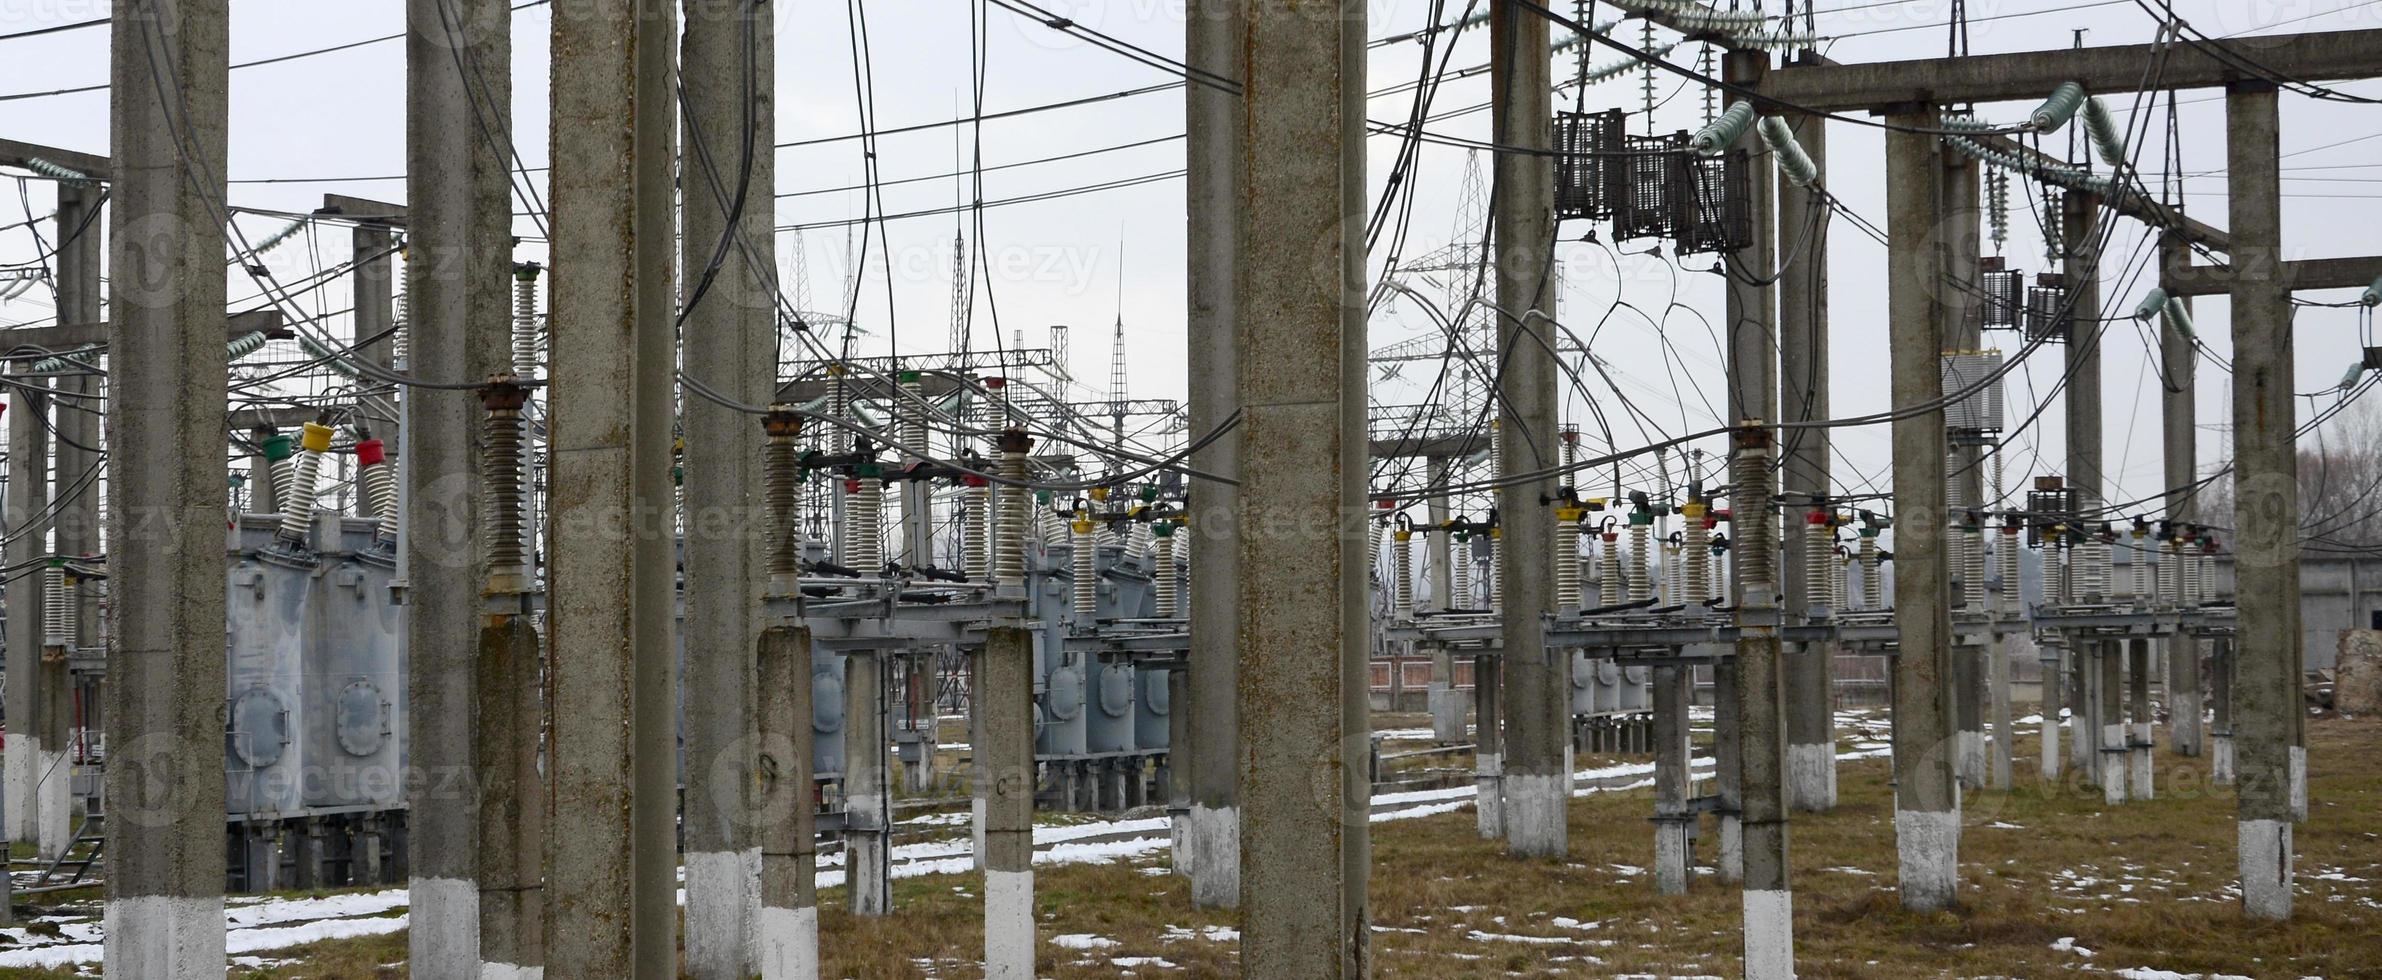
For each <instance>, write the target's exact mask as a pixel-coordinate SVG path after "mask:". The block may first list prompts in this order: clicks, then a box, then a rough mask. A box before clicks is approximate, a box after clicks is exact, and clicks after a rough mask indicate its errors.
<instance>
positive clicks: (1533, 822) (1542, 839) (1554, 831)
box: [1503, 773, 1571, 857]
mask: <svg viewBox="0 0 2382 980" xmlns="http://www.w3.org/2000/svg"><path fill="white" fill-rule="evenodd" d="M1503 782H1504V791H1505V848H1506V853H1508V854H1511V855H1513V856H1515V857H1563V856H1564V855H1565V854H1566V853H1567V852H1568V851H1569V849H1570V842H1571V833H1570V830H1571V828H1570V827H1569V826H1568V825H1567V824H1566V820H1567V819H1568V817H1569V816H1570V814H1569V811H1568V810H1567V808H1566V806H1565V805H1566V804H1568V803H1569V802H1570V801H1571V775H1570V774H1569V773H1564V774H1561V775H1528V776H1523V775H1509V776H1506V777H1504V780H1503Z"/></svg>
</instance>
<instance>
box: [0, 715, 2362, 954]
mask: <svg viewBox="0 0 2382 980" xmlns="http://www.w3.org/2000/svg"><path fill="white" fill-rule="evenodd" d="M1385 727H1387V726H1385ZM2162 735H2163V733H2162ZM2309 741H2310V747H2309V752H2308V756H2309V766H2310V786H2311V798H2312V808H2311V812H2310V815H2309V820H2308V822H2307V823H2306V824H2304V825H2302V826H2301V827H2300V828H2299V830H2298V852H2299V866H2298V867H2299V881H2300V891H2299V898H2298V914H2297V916H2296V917H2295V918H2294V919H2293V920H2292V921H2291V922H2289V923H2287V924H2252V923H2249V922H2246V921H2244V920H2243V919H2242V917H2241V915H2240V912H2239V911H2238V905H2237V901H2236V900H2237V898H2238V895H2237V893H2236V892H2235V890H2234V886H2233V883H2232V882H2233V866H2234V842H2233V822H2232V814H2233V799H2232V797H2231V796H2230V795H2229V794H2227V793H2226V792H2224V791H2223V790H2222V789H2221V788H2217V789H2211V788H2210V787H2209V786H2208V783H2207V778H2206V775H2207V773H2206V767H2205V765H2204V763H2203V761H2202V760H2196V759H2181V758H2177V757H2174V756H2170V755H2167V754H2166V753H2164V752H2163V751H2162V752H2161V754H2160V756H2159V764H2160V783H2159V790H2160V796H2159V798H2158V799H2156V800H2153V801H2149V802H2137V803H2132V804H2128V805H2125V806H2122V807H2116V808H2110V807H2105V806H2104V805H2103V804H2102V803H2101V800H2100V795H2099V792H2098V790H2097V789H2089V788H2086V787H2084V786H2082V784H2080V783H2078V782H2076V781H2074V780H2072V779H2071V780H2070V781H2067V782H2063V783H2058V784H2052V785H2044V784H2042V783H2040V782H2039V781H2037V780H2036V779H2035V778H2034V777H2033V772H2034V768H2033V766H2032V765H2031V764H2028V763H2026V762H2025V760H2027V759H2029V758H2031V756H2032V753H2033V750H2034V742H2033V740H2032V739H2025V740H2022V741H2021V743H2020V745H2019V752H2020V759H2021V765H2020V766H2019V767H2018V769H2019V787H2018V789H2017V790H2016V791H2014V792H2009V793H1981V794H1972V795H1971V796H1970V797H1969V799H1968V801H1967V807H1966V812H1965V820H1966V824H1967V831H1966V832H1965V833H1964V835H1963V837H1962V843H1961V847H1962V853H1961V858H1962V890H1961V899H1962V902H1961V906H1960V908H1958V909H1957V910H1955V911H1952V912H1945V913H1937V914H1926V915H1921V914H1913V913H1908V912H1904V911H1903V910H1902V909H1901V907H1900V905H1899V904H1898V902H1897V900H1896V897H1895V892H1894V851H1893V824H1892V798H1891V796H1890V790H1889V788H1888V787H1887V785H1886V776H1887V771H1886V763H1885V761H1884V760H1882V759H1874V760H1862V761H1857V762H1847V763H1845V765H1844V769H1843V773H1842V802H1841V805H1840V806H1839V807H1838V808H1837V810H1836V811H1835V812H1833V813H1829V814H1825V815H1819V816H1811V815H1803V814H1798V815H1796V817H1795V822H1794V824H1793V829H1792V835H1793V837H1792V841H1793V855H1792V856H1793V868H1794V887H1795V890H1796V895H1795V927H1796V948H1797V953H1798V961H1799V963H1800V965H1801V969H1802V973H1803V975H1804V976H1806V977H1814V978H1831V977H1847V978H1867V977H1879V978H1885V977H1920V976H1924V977H1933V976H1962V977H1973V976H2023V977H2038V976H2046V975H2069V974H2077V975H2093V974H2096V973H2097V974H2101V975H2109V974H2113V973H2116V972H2118V971H2121V970H2129V969H2141V968H2150V969H2156V970H2171V971H2177V972H2180V973H2183V974H2203V975H2208V974H2230V975H2238V976H2247V977H2260V978H2263V977H2306V976H2328V977H2360V976H2382V939H2378V938H2377V937H2382V723H2377V722H2373V721H2363V722H2353V721H2341V720H2337V719H2322V720H2316V721H2312V722H2311V724H2310V726H2309ZM1587 764H1589V763H1587V762H1586V761H1583V765H1584V766H1585V765H1587ZM1650 807H1651V802H1650V797H1649V795H1648V792H1647V791H1645V790H1636V791H1629V792H1619V793H1608V794H1598V795H1592V796H1589V797H1586V798H1582V799H1579V800H1576V801H1575V802H1574V804H1573V807H1572V819H1571V835H1572V836H1571V851H1572V854H1574V855H1575V856H1576V858H1575V859H1574V860H1572V861H1568V862H1557V861H1540V860H1515V859H1509V858H1506V857H1504V856H1502V854H1501V853H1500V852H1499V851H1498V849H1497V848H1496V847H1495V846H1494V845H1492V844H1489V843H1487V842H1483V841H1480V840H1478V839H1477V838H1476V837H1475V836H1474V834H1473V816H1472V814H1471V812H1470V811H1469V810H1466V811H1461V812H1457V813H1451V814H1445V815H1441V816H1434V817H1427V818H1422V819H1414V820H1402V821H1395V822H1388V823H1378V824H1375V825H1374V826H1373V853H1374V858H1375V864H1374V869H1373V875H1372V880H1371V893H1370V902H1371V907H1372V910H1371V917H1372V922H1373V924H1374V929H1375V931H1374V945H1373V955H1374V973H1375V974H1376V975H1379V976H1398V977H1425V978H1433V977H1475V976H1484V975H1498V974H1506V975H1524V976H1549V975H1572V976H1582V975H1584V976H1605V975H1614V974H1631V973H1636V974H1655V975H1716V976H1733V975H1735V974H1736V972H1737V965H1736V963H1737V960H1736V957H1737V950H1738V942H1739V939H1738V936H1739V932H1738V904H1737V902H1738V900H1737V895H1736V893H1735V891H1734V890H1733V889H1732V888H1730V887H1729V886H1727V885H1725V884H1723V883H1721V882H1719V881H1718V880H1717V879H1716V878H1715V877H1714V876H1713V875H1711V874H1709V873H1704V874H1702V875H1700V876H1699V877H1698V879H1697V881H1696V882H1695V886H1694V888H1693V889H1692V890H1691V892H1690V894H1688V895H1687V896H1685V897H1682V898H1663V897H1661V896H1658V895H1655V894H1654V891H1653V886H1652V883H1651V882H1650V881H1649V880H1648V876H1647V875H1646V874H1645V872H1643V871H1642V870H1640V868H1641V867H1642V866H1643V865H1644V864H1646V863H1647V861H1648V859H1649V853H1650V850H1651V836H1652V835H1651V830H1650V828H1649V826H1648V824H1647V822H1646V819H1645V818H1646V816H1647V815H1648V813H1649V812H1650ZM1707 829H1709V828H1708V827H1707ZM1706 839H1707V840H1709V839H1710V838H1709V836H1707V838H1706ZM1698 856H1699V858H1707V859H1708V857H1709V854H1708V848H1707V849H1705V850H1704V851H1700V852H1699V855H1698ZM1153 872H1158V873H1153ZM977 883H978V882H977V879H976V878H975V877H974V876H972V875H946V876H934V877H922V878H910V879H903V880H899V881H897V882H896V883H895V893H896V902H897V907H898V908H899V911H898V912H897V913H896V914H894V915H892V916H890V917H887V918H883V919H876V920H858V919H854V918H852V917H850V916H848V915H845V914H843V913H841V912H840V911H835V909H836V908H837V907H838V904H839V901H840V899H841V897H842V896H841V894H840V892H839V891H835V890H830V891H828V892H826V893H824V894H823V895H822V902H821V904H822V905H823V906H825V907H826V908H827V909H828V910H829V911H827V912H826V913H825V914H824V915H823V917H822V922H821V933H822V935H821V944H822V946H823V947H824V952H825V955H826V958H827V964H826V966H827V969H826V971H825V975H827V976H839V977H841V976H849V977H867V978H878V977H926V976H956V977H964V976H970V975H973V974H974V973H975V972H976V968H975V967H974V965H973V963H974V960H975V958H976V956H977V951H978V950H979V949H980V948H981V945H980V943H981V932H980V927H979V922H980V921H981V920H980V911H979V905H978V901H979V899H978V889H977ZM1036 886H1037V889H1036V896H1035V898H1036V903H1037V908H1038V912H1039V915H1038V918H1039V919H1040V920H1041V936H1042V940H1043V942H1042V946H1041V957H1040V963H1039V966H1040V970H1039V972H1040V973H1041V974H1042V975H1044V976H1049V977H1061V978H1070V977H1111V976H1118V975H1121V974H1125V973H1127V972H1130V973H1132V974H1135V975H1140V976H1145V977H1146V976H1152V975H1165V974H1175V975H1189V976H1216V975H1229V974H1232V973H1235V972H1237V967H1236V963H1235V944H1234V943H1233V942H1231V941H1229V940H1230V936H1231V932H1230V930H1231V927H1232V925H1233V923H1234V920H1233V917H1232V916H1231V915H1229V914H1225V913H1217V912H1200V911H1194V910H1192V909H1191V908H1190V907H1189V904H1190V903H1189V897H1188V894H1187V889H1186V886H1185V884H1184V882H1183V880H1182V879H1180V878H1177V877H1174V876H1172V875H1168V874H1164V873H1162V872H1161V871H1160V870H1159V868H1158V867H1157V866H1152V865H1148V864H1144V865H1131V864H1097V865H1068V866H1059V867H1049V868H1043V869H1039V871H1038V873H1037V875H1036ZM1062 937H1065V938H1064V940H1063V941H1066V942H1071V943H1073V944H1074V945H1072V946H1067V945H1061V944H1060V943H1061V941H1062ZM265 955H267V956H269V957H271V958H273V959H277V960H283V961H286V962H283V963H281V964H278V965H275V966H272V967H269V968H265V969H258V970H235V971H233V976H235V977H260V978H263V977H270V978H294V977H301V976H302V977H318V978H320V977H358V978H373V977H384V976H398V975H401V973H400V971H398V970H394V969H386V968H384V967H383V964H390V963H395V962H397V961H399V960H401V959H402V958H403V957H404V955H405V938H404V935H403V934H402V933H400V934H396V935H392V936H381V937H373V938H369V939H361V940H350V941H333V942H325V943H317V944H314V945H312V946H307V947H299V948H297V949H292V950H284V951H279V952H275V953H270V954H265ZM12 975H21V976H48V975H50V974H43V973H38V972H32V973H22V974H8V973H6V972H5V971H0V976H12ZM2137 975H2138V976H2139V975H2141V974H2137ZM2151 975H2154V976H2155V974H2151Z"/></svg>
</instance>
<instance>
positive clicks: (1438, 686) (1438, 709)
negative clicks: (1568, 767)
mask: <svg viewBox="0 0 2382 980" xmlns="http://www.w3.org/2000/svg"><path fill="white" fill-rule="evenodd" d="M1427 465H1428V466H1429V473H1430V481H1431V488H1432V489H1433V490H1434V491H1438V492H1434V493H1432V494H1431V496H1430V497H1429V498H1428V499H1427V500H1426V501H1425V503H1424V505H1423V506H1424V513H1425V515H1426V516H1427V517H1428V518H1429V519H1430V522H1431V526H1430V528H1429V529H1428V530H1426V531H1425V532H1424V533H1423V540H1424V541H1426V542H1428V544H1427V545H1426V547H1427V548H1428V549H1429V552H1430V559H1429V560H1430V566H1431V567H1430V571H1429V572H1428V573H1427V575H1428V576H1429V582H1430V585H1431V605H1432V607H1433V608H1437V609H1450V608H1454V606H1455V604H1456V603H1455V583H1454V576H1453V574H1452V572H1453V569H1452V568H1451V567H1450V565H1449V564H1448V563H1449V562H1450V561H1452V560H1453V557H1454V556H1453V551H1454V549H1453V548H1451V547H1449V544H1448V538H1449V534H1448V531H1447V520H1448V513H1447V494H1446V493H1445V492H1444V489H1445V488H1446V486H1447V483H1448V478H1449V476H1450V475H1451V470H1452V467H1451V464H1450V463H1449V460H1448V458H1447V457H1445V456H1434V457H1432V458H1431V459H1430V461H1429V463H1428V464H1427ZM1428 649H1429V650H1430V652H1431V684H1430V687H1429V688H1428V689H1427V695H1426V696H1427V697H1428V699H1429V704H1430V708H1431V736H1432V738H1434V739H1436V740H1437V741H1439V742H1440V743H1441V744H1445V745H1453V744H1455V743H1457V742H1461V741H1463V740H1464V716H1465V715H1467V714H1470V713H1471V711H1472V698H1471V697H1470V696H1469V695H1468V694H1467V692H1465V691H1463V690H1461V689H1459V688H1458V687H1456V658H1455V655H1454V654H1453V653H1450V652H1448V649H1447V646H1446V645H1445V644H1433V645H1431V646H1430V647H1429V648H1428Z"/></svg>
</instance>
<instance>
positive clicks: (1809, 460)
mask: <svg viewBox="0 0 2382 980" xmlns="http://www.w3.org/2000/svg"><path fill="white" fill-rule="evenodd" d="M1787 119H1788V124H1789V125H1790V126H1792V127H1793V129H1794V132H1795V141H1796V143H1797V144H1798V145H1800V146H1802V147H1803V153H1804V155H1805V156H1808V157H1810V158H1811V162H1812V165H1813V166H1815V167H1817V168H1819V170H1820V172H1821V173H1822V174H1823V175H1824V174H1826V173H1827V166H1828V138H1827V136H1828V126H1827V121H1826V120H1825V119H1824V118H1823V117H1820V116H1805V115H1790V116H1788V117H1787ZM1831 217H1832V215H1831V214H1830V209H1829V205H1828V202H1827V200H1826V198H1825V197H1824V196H1823V194H1822V192H1821V191H1820V190H1819V189H1817V188H1811V187H1798V186H1796V185H1795V184H1794V183H1793V182H1792V181H1789V182H1786V183H1782V184H1780V185H1779V188H1778V227H1779V228H1781V229H1784V233H1783V234H1784V235H1785V236H1790V240H1791V241H1800V242H1802V243H1803V244H1802V246H1801V254H1800V255H1798V256H1796V258H1795V260H1794V261H1793V263H1792V264H1790V265H1788V266H1787V267H1786V268H1785V269H1783V270H1781V272H1780V275H1779V279H1778V333H1779V344H1778V378H1779V391H1778V396H1779V405H1780V409H1781V411H1782V415H1781V418H1783V419H1784V420H1785V421H1786V422H1787V423H1788V424H1790V425H1791V424H1794V423H1798V422H1814V421H1820V420H1824V419H1826V418H1827V417H1828V248H1827V245H1828V234H1827V232H1828V227H1829V224H1830V219H1831ZM1829 439H1830V432H1829V430H1827V429H1819V428H1805V429H1788V430H1785V431H1784V432H1783V433H1782V434H1781V435H1780V437H1779V452H1780V454H1781V455H1782V456H1783V457H1784V458H1785V466H1784V467H1782V468H1781V469H1780V471H1779V475H1780V477H1781V479H1783V480H1784V481H1785V482H1784V483H1783V484H1782V487H1781V489H1783V490H1784V491H1785V498H1784V499H1785V500H1786V505H1787V520H1786V526H1787V529H1788V533H1787V537H1786V542H1785V545H1786V549H1785V557H1784V559H1783V562H1784V567H1783V572H1784V575H1783V578H1784V580H1785V586H1786V614H1787V617H1788V622H1809V621H1813V620H1814V619H1824V617H1820V616H1818V615H1817V614H1819V613H1830V612H1834V610H1832V609H1829V608H1826V607H1828V606H1829V605H1830V603H1829V592H1830V587H1829V583H1827V582H1826V581H1820V580H1815V579H1814V578H1813V576H1811V575H1810V574H1809V573H1810V572H1811V570H1812V569H1813V568H1814V567H1817V566H1816V565H1815V563H1814V562H1813V561H1812V560H1811V555H1810V552H1811V551H1813V550H1819V551H1821V552H1823V554H1825V553H1827V552H1829V551H1831V549H1833V547H1834V540H1833V539H1834V531H1833V530H1832V529H1831V528H1830V527H1828V526H1827V525H1825V524H1815V523H1812V522H1811V521H1810V519H1809V515H1810V513H1811V512H1816V511H1820V510H1824V509H1825V508H1823V507H1821V506H1820V505H1819V504H1818V502H1817V501H1818V498H1820V497H1822V496H1825V495H1827V494H1828V492H1829V462H1830V461H1829V459H1828V445H1829ZM1835 659H1836V647H1835V644H1833V643H1829V642H1826V641H1819V642H1811V643H1797V644H1792V645H1790V646H1789V647H1788V648H1787V663H1786V706H1787V797H1788V799H1789V800H1790V801H1791V802H1792V803H1793V805H1794V806H1795V807H1796V808H1797V809H1800V810H1804V811H1807V812H1811V813H1826V812H1827V811H1829V810H1832V809H1835V808H1836V710H1835V707H1836V705H1835V675H1836V671H1835Z"/></svg>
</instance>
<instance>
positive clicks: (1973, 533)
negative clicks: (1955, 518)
mask: <svg viewBox="0 0 2382 980" xmlns="http://www.w3.org/2000/svg"><path fill="white" fill-rule="evenodd" d="M1954 536H1955V537H1958V538H1960V539H1961V540H1960V555H1961V560H1962V565H1961V570H1960V592H1961V595H1962V600H1961V601H1962V602H1963V603H1965V604H1966V605H1967V606H1968V609H1969V611H1970V612H1974V613H1983V612H1985V611H1986V610H1985V529H1984V528H1982V527H1979V526H1977V522H1975V521H1965V520H1964V521H1961V522H1960V533H1959V534H1957V535H1954Z"/></svg>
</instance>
